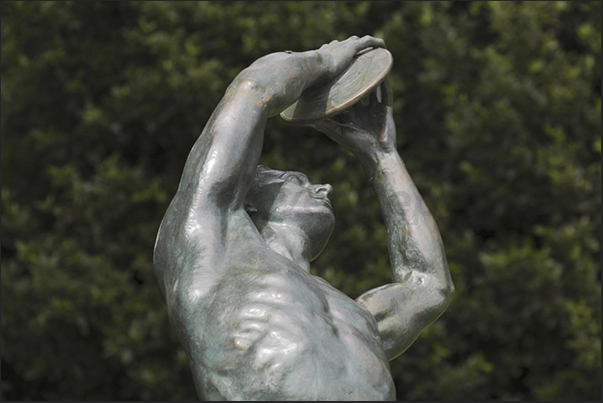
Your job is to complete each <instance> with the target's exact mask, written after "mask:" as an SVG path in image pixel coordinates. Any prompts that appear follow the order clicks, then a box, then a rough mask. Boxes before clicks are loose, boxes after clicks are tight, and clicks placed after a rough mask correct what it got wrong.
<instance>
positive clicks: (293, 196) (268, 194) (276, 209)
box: [249, 169, 335, 258]
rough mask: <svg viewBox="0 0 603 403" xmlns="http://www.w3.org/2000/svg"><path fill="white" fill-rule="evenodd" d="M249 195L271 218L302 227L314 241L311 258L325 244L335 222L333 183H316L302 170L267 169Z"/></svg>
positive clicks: (262, 213) (260, 212)
mask: <svg viewBox="0 0 603 403" xmlns="http://www.w3.org/2000/svg"><path fill="white" fill-rule="evenodd" d="M257 181H259V183H256V184H255V185H256V186H254V188H255V189H254V190H253V191H252V192H250V193H252V196H251V197H250V198H249V199H250V202H251V203H252V204H253V206H254V207H255V208H256V209H257V210H258V216H259V217H260V218H262V219H264V220H265V221H268V222H278V223H285V224H291V225H294V226H296V227H298V228H301V229H302V230H303V231H304V232H305V233H306V234H307V236H308V238H309V239H310V240H311V242H312V251H311V255H312V258H315V257H316V256H318V254H319V253H320V252H321V251H322V249H323V248H324V246H325V245H326V243H327V241H328V240H329V237H330V236H331V232H332V231H333V227H334V224H335V216H334V215H333V210H332V207H331V201H330V200H329V198H328V196H329V194H330V193H331V190H332V187H331V185H328V184H327V185H313V184H311V183H310V181H309V180H308V177H307V176H306V175H304V174H303V173H301V172H290V171H286V172H285V171H276V170H267V169H264V170H263V172H262V173H261V175H258V177H257Z"/></svg>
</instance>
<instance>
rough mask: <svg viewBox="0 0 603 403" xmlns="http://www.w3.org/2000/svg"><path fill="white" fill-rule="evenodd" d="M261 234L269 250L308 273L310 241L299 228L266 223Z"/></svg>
mask: <svg viewBox="0 0 603 403" xmlns="http://www.w3.org/2000/svg"><path fill="white" fill-rule="evenodd" d="M261 234H262V237H263V238H264V240H265V241H266V244H267V245H268V246H269V247H270V249H272V250H273V251H275V252H276V253H278V254H279V255H282V256H284V257H286V258H287V259H290V260H292V261H293V262H294V263H295V264H296V265H297V266H299V267H301V268H302V269H303V270H305V271H307V272H310V240H309V239H308V236H307V235H306V234H305V233H304V232H303V231H302V230H301V229H300V228H298V227H295V226H292V225H288V224H281V223H268V224H266V226H265V227H264V228H262V230H261Z"/></svg>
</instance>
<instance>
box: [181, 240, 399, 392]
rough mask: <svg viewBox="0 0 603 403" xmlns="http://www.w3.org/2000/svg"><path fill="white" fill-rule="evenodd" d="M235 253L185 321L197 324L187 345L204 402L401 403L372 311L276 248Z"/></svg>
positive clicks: (187, 339) (186, 336) (189, 336)
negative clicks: (391, 402) (353, 402)
mask: <svg viewBox="0 0 603 403" xmlns="http://www.w3.org/2000/svg"><path fill="white" fill-rule="evenodd" d="M239 245H240V244H239ZM228 256H229V258H228V259H227V260H226V261H225V262H224V263H223V266H224V267H223V268H221V270H220V272H221V273H223V274H222V275H221V277H220V279H219V280H218V281H217V282H215V284H214V285H213V286H212V287H211V290H209V291H208V292H207V294H206V295H204V297H203V298H199V299H198V300H197V301H196V302H195V306H194V307H193V309H192V310H191V311H190V313H191V314H192V315H191V317H190V318H179V320H186V321H193V322H194V325H193V326H186V327H187V328H188V329H190V330H189V331H187V333H189V334H184V335H182V336H183V337H182V339H183V342H184V343H185V345H186V347H187V350H188V354H189V360H190V361H191V368H192V371H193V376H194V378H195V383H196V385H197V389H198V392H199V394H200V396H202V398H203V399H205V400H371V401H375V400H395V390H394V384H393V380H392V378H391V375H390V371H389V363H388V361H387V358H386V356H385V353H384V352H383V348H382V346H381V341H380V339H379V335H378V330H377V324H376V322H375V320H374V318H373V317H372V315H371V314H370V313H369V312H368V311H366V310H365V309H364V308H363V307H361V306H360V305H359V304H358V303H356V302H355V301H354V300H353V299H351V298H349V297H348V296H346V295H345V294H343V293H342V292H340V291H339V290H337V289H335V288H334V287H332V286H331V285H330V284H329V283H328V282H326V281H325V280H323V279H321V278H319V277H316V276H313V275H311V274H309V273H307V272H305V271H303V270H302V269H301V268H299V267H297V266H296V265H295V264H294V263H293V262H291V261H289V260H288V259H286V258H284V257H282V256H280V255H278V254H276V253H275V252H273V251H272V250H270V249H268V248H267V247H266V248H264V249H262V248H259V249H258V248H255V249H254V248H253V247H249V246H247V247H246V248H245V247H243V248H240V249H239V250H237V251H236V252H234V253H231V254H228ZM191 286H192V285H191ZM193 291H194V290H193ZM188 292H189V293H190V292H191V290H189V291H188Z"/></svg>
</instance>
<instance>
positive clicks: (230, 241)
mask: <svg viewBox="0 0 603 403" xmlns="http://www.w3.org/2000/svg"><path fill="white" fill-rule="evenodd" d="M369 47H373V48H382V47H384V43H383V41H382V40H381V39H377V38H373V37H370V36H366V37H362V38H358V37H351V38H349V39H347V40H345V41H341V42H338V41H333V42H331V43H329V44H326V45H323V46H322V47H321V48H320V49H318V50H316V51H308V52H299V53H297V52H282V53H274V54H270V55H267V56H264V57H262V58H260V59H258V60H257V61H255V62H254V63H252V64H251V65H250V66H249V67H248V68H246V69H244V70H243V71H241V73H240V74H239V75H238V76H237V77H236V78H235V79H234V81H233V82H232V83H231V84H230V86H229V87H228V89H227V90H226V93H225V95H224V97H223V98H222V100H221V101H220V103H219V105H218V106H217V108H216V110H215V111H214V113H213V115H212V116H211V117H210V119H209V121H208V122H207V125H206V126H205V128H204V130H203V132H202V133H201V136H200V137H199V139H198V140H197V142H196V143H195V145H194V146H193V148H192V150H191V152H190V155H189V157H188V160H187V162H186V165H185V167H184V173H183V175H182V179H181V182H180V185H179V188H178V191H177V193H176V195H175V196H174V199H173V200H172V203H171V204H170V206H169V208H168V210H167V212H166V214H165V217H164V219H163V221H162V223H161V227H160V229H159V233H158V236H157V242H156V245H155V254H154V264H155V272H156V275H157V279H158V282H159V285H160V288H161V290H162V292H163V295H164V296H165V299H166V302H167V306H168V313H169V317H170V320H171V323H172V325H173V326H174V328H175V330H176V331H177V333H178V336H179V338H180V340H181V342H182V344H183V346H184V348H185V350H186V353H187V354H188V358H189V362H190V366H191V370H192V374H193V377H194V380H195V384H196V388H197V391H198V394H199V397H200V398H201V399H204V400H394V399H395V390H394V383H393V380H392V377H391V374H390V371H389V363H388V360H391V359H394V358H395V357H397V356H399V355H400V354H401V353H402V352H403V351H404V350H406V349H407V348H408V347H409V346H410V345H411V344H412V343H413V341H414V340H415V339H416V338H417V336H418V335H419V333H420V332H421V330H422V329H423V328H425V327H426V326H428V325H429V324H431V323H432V322H433V321H435V320H436V319H437V318H438V317H439V316H440V315H441V314H442V313H443V312H444V310H445V309H446V307H447V306H448V303H449V301H450V298H451V296H452V294H453V289H454V287H453V284H452V281H451V279H450V274H449V271H448V267H447V263H446V257H445V254H444V249H443V246H442V243H441V239H440V235H439V232H438V230H437V227H436V224H435V222H434V220H433V218H432V216H431V214H430V213H429V211H428V210H427V208H426V206H425V204H424V203H423V200H422V198H421V196H420V195H419V193H418V191H417V189H416V187H415V185H414V184H413V182H412V180H411V178H410V176H409V174H408V172H407V170H406V168H405V166H404V163H403V162H402V160H401V158H400V156H399V155H398V153H397V151H396V146H395V144H396V141H395V140H396V133H395V127H394V121H393V116H392V108H391V105H392V96H391V90H390V89H389V85H388V83H387V80H386V81H384V82H383V83H382V84H381V85H380V86H379V87H378V89H377V90H376V91H374V92H373V93H372V94H371V96H370V103H369V105H365V104H363V103H357V104H356V105H354V106H353V107H351V108H350V109H348V110H346V111H344V112H342V113H340V114H338V115H336V116H334V117H333V118H330V119H323V120H319V121H313V122H311V123H310V126H312V127H314V128H315V129H317V130H319V131H321V132H323V133H325V134H326V135H327V136H328V137H329V138H331V139H333V140H334V141H336V142H338V143H339V144H341V145H342V146H343V147H345V148H347V149H348V150H350V151H351V152H353V153H354V154H355V155H356V156H357V157H358V158H359V160H360V162H361V163H362V165H363V167H364V169H365V172H366V174H367V177H368V180H369V183H371V185H372V186H373V189H374V190H375V193H376V195H377V198H378V200H379V204H380V207H381V211H382V214H383V218H384V222H385V225H386V227H387V233H388V247H389V253H390V261H391V264H392V283H391V284H387V285H383V286H381V287H379V288H376V289H373V290H370V291H367V292H366V293H364V294H363V295H361V296H360V297H359V298H357V299H356V300H353V299H351V298H349V297H348V296H347V295H345V294H343V293H342V292H340V291H338V290H337V289H335V288H334V287H332V286H331V285H330V284H329V283H328V282H327V281H325V280H323V279H321V278H319V277H317V276H313V275H312V274H310V261H311V260H312V259H314V258H315V257H316V256H317V255H318V254H319V253H320V252H321V251H322V249H323V248H324V246H325V244H326V242H327V240H328V238H329V236H330V234H331V231H332V229H333V225H334V215H333V211H332V208H331V203H330V202H329V199H328V195H329V193H330V192H331V186H330V185H313V184H311V183H310V182H309V181H308V178H307V177H306V176H305V175H304V174H302V173H299V172H283V171H277V170H272V169H269V168H266V167H258V162H259V159H260V153H261V149H262V143H263V137H264V128H265V124H266V121H267V120H268V118H269V117H272V116H276V115H278V114H279V113H280V112H282V111H283V110H284V109H286V108H287V107H288V106H290V105H292V104H293V103H295V102H296V101H297V100H298V99H299V97H300V96H301V94H302V93H303V91H304V90H305V89H308V88H311V87H312V86H313V85H315V84H317V83H325V82H329V80H333V79H334V78H335V77H337V76H338V75H340V74H341V73H342V72H343V71H345V70H346V69H347V68H348V67H349V66H350V64H352V62H353V61H354V55H356V54H357V53H358V52H360V51H362V50H364V49H367V48H369Z"/></svg>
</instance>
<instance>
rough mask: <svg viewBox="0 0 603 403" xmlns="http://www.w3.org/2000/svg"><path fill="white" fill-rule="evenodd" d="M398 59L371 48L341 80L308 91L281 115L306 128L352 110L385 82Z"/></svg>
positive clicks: (355, 57) (357, 55)
mask: <svg viewBox="0 0 603 403" xmlns="http://www.w3.org/2000/svg"><path fill="white" fill-rule="evenodd" d="M393 63H394V59H393V57H392V55H391V53H389V51H387V50H386V49H383V48H368V49H365V50H362V51H361V52H358V53H357V54H356V55H355V56H354V61H353V62H352V64H351V65H350V66H349V67H348V68H347V69H346V70H344V71H343V72H342V73H340V74H339V75H338V76H337V77H335V78H333V79H332V80H330V81H328V82H327V83H321V84H319V85H314V86H312V87H309V88H307V89H306V90H305V91H304V92H303V93H302V94H301V96H300V98H299V99H298V100H297V102H295V103H294V104H293V105H291V106H289V107H288V108H287V109H285V110H284V111H282V112H281V115H280V116H281V118H282V119H283V120H285V121H286V122H289V123H292V124H297V125H305V124H308V123H311V122H314V121H317V120H322V119H326V118H329V117H332V116H335V115H337V114H338V113H340V112H343V111H344V110H346V109H348V108H349V107H350V106H352V105H354V104H355V103H356V102H358V101H360V100H361V99H362V98H364V97H365V96H366V95H368V94H370V93H371V92H372V91H373V90H374V89H375V88H377V87H378V86H379V84H381V83H382V82H383V80H385V77H386V76H387V74H388V73H389V71H390V70H391V68H392V65H393Z"/></svg>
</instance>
